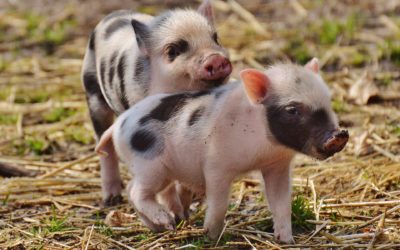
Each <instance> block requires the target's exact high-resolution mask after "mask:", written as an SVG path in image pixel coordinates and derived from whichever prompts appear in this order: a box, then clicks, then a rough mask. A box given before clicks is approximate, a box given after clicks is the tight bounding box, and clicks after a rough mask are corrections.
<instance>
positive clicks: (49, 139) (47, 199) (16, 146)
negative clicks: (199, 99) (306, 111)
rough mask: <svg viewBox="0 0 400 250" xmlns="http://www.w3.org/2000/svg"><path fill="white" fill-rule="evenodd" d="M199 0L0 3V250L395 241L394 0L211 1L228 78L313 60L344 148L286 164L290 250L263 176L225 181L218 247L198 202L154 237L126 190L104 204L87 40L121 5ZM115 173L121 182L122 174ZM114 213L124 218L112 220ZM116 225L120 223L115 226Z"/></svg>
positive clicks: (399, 185)
mask: <svg viewBox="0 0 400 250" xmlns="http://www.w3.org/2000/svg"><path fill="white" fill-rule="evenodd" d="M197 5H198V2H196V1H178V0H165V1H160V0H149V1H128V0H118V1H94V0H85V1H78V0H68V1H61V0H52V1H50V0H47V1H46V0H32V1H22V0H2V1H0V52H1V54H0V173H2V174H3V175H4V169H6V168H18V169H20V170H21V171H19V172H18V173H17V174H20V175H23V176H20V177H10V178H8V177H0V249H162V248H163V249H281V248H292V249H336V248H343V249H355V248H361V249H400V109H399V108H400V70H399V66H400V1H398V0H386V1H374V0H363V1H361V0H360V1H357V0H338V1H329V0H326V1H323V0H284V1H278V0H270V1H267V0H264V1H263V0H254V1H244V0H242V1H239V0H237V1H232V0H228V1H219V0H215V1H214V7H215V14H216V23H217V28H218V31H219V37H220V42H221V43H222V44H223V45H224V46H225V47H227V48H228V49H229V53H230V57H231V60H232V62H233V63H234V69H235V70H234V73H233V76H237V72H238V71H239V70H240V69H243V68H246V67H252V68H263V67H265V66H268V65H269V64H271V63H273V62H278V61H292V62H297V63H300V64H304V63H305V62H306V61H308V60H309V59H310V58H312V57H314V56H315V57H318V58H319V59H320V62H321V66H322V68H321V70H322V76H323V78H324V79H325V80H326V81H327V83H328V85H329V87H330V88H331V91H332V105H333V107H334V110H335V111H336V112H337V113H338V117H339V120H340V125H341V126H342V127H344V128H345V129H348V130H349V133H350V141H349V143H348V145H347V146H346V148H345V150H344V151H343V152H341V153H339V154H337V155H335V156H334V157H332V158H330V159H328V160H326V161H316V160H313V159H310V158H308V157H305V156H301V155H300V156H298V157H296V160H295V162H294V164H295V166H296V167H295V169H294V172H293V178H294V180H293V202H292V220H293V229H294V237H295V241H296V244H294V245H285V244H280V243H279V242H277V241H275V240H274V238H273V234H272V232H273V228H272V219H271V214H270V212H269V210H268V206H267V205H266V202H265V199H264V198H263V196H262V193H261V192H260V190H261V189H262V187H261V185H260V182H259V181H258V180H257V179H250V178H247V177H246V178H244V179H238V180H237V181H236V182H235V184H234V185H233V188H232V194H231V199H230V205H229V210H228V213H227V215H226V226H225V228H224V232H223V234H222V235H221V237H220V239H219V240H218V241H217V242H211V241H209V240H208V239H207V238H206V237H205V236H204V232H203V230H202V223H203V219H204V206H203V205H202V204H201V203H199V202H196V203H194V204H193V205H192V207H191V208H192V209H191V216H190V221H189V222H184V223H182V224H180V225H178V229H177V230H176V231H170V232H165V233H159V234H155V233H151V232H150V231H149V230H148V229H147V228H145V227H143V226H142V225H141V223H140V222H139V220H138V219H137V217H136V215H135V212H134V210H133V208H132V207H131V206H130V205H129V204H128V202H127V199H126V195H125V193H124V203H123V204H122V205H120V206H116V207H111V208H104V207H102V205H101V193H100V178H99V162H98V157H97V156H96V155H95V154H94V153H93V149H94V145H95V141H94V139H93V138H94V137H93V136H94V134H93V130H92V126H91V123H90V121H89V116H88V112H87V107H86V103H85V95H84V91H83V88H82V85H81V82H80V69H81V65H82V58H83V54H84V52H85V48H86V43H87V39H88V34H89V33H90V31H91V29H93V28H94V26H95V25H96V23H97V22H98V21H100V20H101V18H102V17H103V16H104V15H105V14H107V13H109V12H111V11H112V10H115V9H121V8H124V9H134V10H137V11H141V12H145V13H149V14H157V13H160V12H161V11H163V10H164V9H169V8H175V7H190V6H191V7H196V6H197ZM121 169H122V175H123V176H124V180H125V183H127V181H128V180H129V174H128V173H127V171H126V169H125V168H121ZM110 211H117V214H118V215H120V216H123V218H122V219H121V221H120V222H119V223H116V224H114V225H113V226H110V225H107V224H106V223H105V221H104V219H105V217H106V215H107V214H108V213H109V212H110ZM117 222H118V221H117Z"/></svg>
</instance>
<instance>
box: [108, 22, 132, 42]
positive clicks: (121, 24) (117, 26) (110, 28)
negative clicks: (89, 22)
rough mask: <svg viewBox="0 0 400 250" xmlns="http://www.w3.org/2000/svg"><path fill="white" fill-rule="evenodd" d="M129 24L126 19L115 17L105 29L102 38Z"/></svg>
mask: <svg viewBox="0 0 400 250" xmlns="http://www.w3.org/2000/svg"><path fill="white" fill-rule="evenodd" d="M128 25H130V21H129V20H128V19H117V20H115V21H113V22H112V23H110V24H109V25H108V26H107V28H106V31H105V34H104V38H105V39H108V38H109V37H110V36H111V35H112V34H114V33H115V32H116V31H118V30H119V29H121V28H124V27H126V26H128Z"/></svg>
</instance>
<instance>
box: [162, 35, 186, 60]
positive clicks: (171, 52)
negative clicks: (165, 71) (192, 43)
mask: <svg viewBox="0 0 400 250" xmlns="http://www.w3.org/2000/svg"><path fill="white" fill-rule="evenodd" d="M188 50H189V43H188V42H187V41H186V40H183V39H180V40H178V41H176V42H174V43H170V44H168V45H167V46H166V49H165V53H166V55H167V57H168V60H169V62H173V61H174V60H175V59H176V58H177V57H178V56H180V55H181V54H183V53H185V52H187V51H188Z"/></svg>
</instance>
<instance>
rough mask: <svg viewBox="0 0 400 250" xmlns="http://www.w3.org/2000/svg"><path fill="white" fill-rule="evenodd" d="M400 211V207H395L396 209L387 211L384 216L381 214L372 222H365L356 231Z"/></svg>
mask: <svg viewBox="0 0 400 250" xmlns="http://www.w3.org/2000/svg"><path fill="white" fill-rule="evenodd" d="M399 209H400V205H397V206H395V207H393V208H391V209H389V210H387V211H385V212H384V213H383V214H380V215H378V216H376V217H375V218H373V219H371V220H369V221H367V222H365V223H364V224H361V225H359V226H358V227H357V228H356V229H357V230H358V229H360V228H363V227H365V226H368V225H370V224H372V223H374V222H375V221H377V220H380V219H381V218H382V217H383V216H385V217H386V216H387V215H389V214H391V213H393V212H396V211H397V210H399Z"/></svg>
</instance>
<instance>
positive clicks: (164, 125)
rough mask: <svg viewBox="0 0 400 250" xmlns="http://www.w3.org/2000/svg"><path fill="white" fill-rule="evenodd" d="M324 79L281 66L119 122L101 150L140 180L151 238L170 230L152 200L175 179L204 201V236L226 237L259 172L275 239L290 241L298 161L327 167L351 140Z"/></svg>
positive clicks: (313, 68)
mask: <svg viewBox="0 0 400 250" xmlns="http://www.w3.org/2000/svg"><path fill="white" fill-rule="evenodd" d="M318 70H319V69H318V61H317V59H313V60H311V61H310V62H309V63H308V64H307V65H306V66H305V67H302V66H298V65H293V64H277V65H274V66H271V67H270V68H268V69H267V70H266V71H265V72H261V71H258V70H255V69H247V70H243V71H242V72H241V73H240V79H241V81H240V82H234V83H229V84H227V85H225V86H221V87H219V88H216V89H213V90H208V91H198V92H183V93H178V94H157V95H153V96H149V97H147V98H145V99H144V100H142V101H141V102H139V103H138V104H137V105H135V106H133V107H132V108H130V109H129V110H128V111H126V112H125V113H123V114H122V115H121V116H120V117H119V118H118V120H117V121H116V123H115V124H114V125H113V126H112V127H111V128H110V129H109V130H108V131H107V132H106V133H105V134H104V136H103V137H102V138H101V140H100V143H99V145H98V147H97V149H96V151H97V152H101V151H102V148H103V147H104V146H105V145H107V144H109V143H110V141H111V139H112V141H113V143H114V146H115V148H116V151H117V152H118V155H119V156H120V157H121V159H122V160H123V161H125V162H126V164H128V165H129V167H130V171H131V172H132V173H133V174H134V175H135V179H134V180H133V182H132V183H131V186H130V189H129V190H128V194H129V199H130V200H131V202H132V203H133V205H134V207H135V209H136V211H137V213H138V215H139V217H140V219H141V220H142V222H143V223H144V224H146V225H147V226H148V227H149V228H150V229H152V230H154V231H161V230H165V229H171V228H174V219H173V217H172V216H171V211H168V210H167V209H166V208H165V207H164V206H162V205H161V204H160V203H158V202H157V200H156V195H157V194H158V193H160V192H161V191H163V190H164V189H166V188H167V187H168V186H169V185H173V182H174V181H176V180H177V181H179V182H180V183H181V184H182V185H185V186H186V187H188V188H190V189H191V190H193V191H195V192H205V196H206V203H207V211H206V216H205V222H204V228H205V230H206V232H207V234H208V236H209V237H210V238H211V239H216V238H217V237H218V236H219V234H220V233H221V230H222V228H223V224H224V217H225V213H226V210H227V205H228V198H229V192H230V186H231V183H232V181H233V180H234V179H235V177H237V176H239V175H241V174H243V173H246V172H248V171H251V170H260V171H261V173H262V176H263V179H264V182H265V193H266V197H267V199H268V203H269V207H270V209H271V212H272V215H273V221H274V231H275V232H274V233H275V237H276V238H277V239H278V240H280V241H283V242H293V237H292V228H291V206H290V203H291V202H290V201H291V174H290V173H291V161H292V159H293V156H294V155H295V153H296V152H300V153H303V154H306V155H309V156H311V157H314V158H317V159H321V160H322V159H326V158H328V157H330V156H332V155H333V154H335V153H337V152H339V151H341V150H342V149H343V147H344V146H345V145H346V143H347V140H348V138H349V135H348V133H347V131H344V130H339V127H338V121H337V118H336V115H335V113H334V112H333V110H332V108H331V104H330V100H331V97H330V93H329V89H328V87H327V85H326V84H325V82H324V81H323V80H322V78H321V77H320V75H319V74H318ZM172 212H174V213H175V212H177V211H172ZM179 212H181V211H178V213H179Z"/></svg>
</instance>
